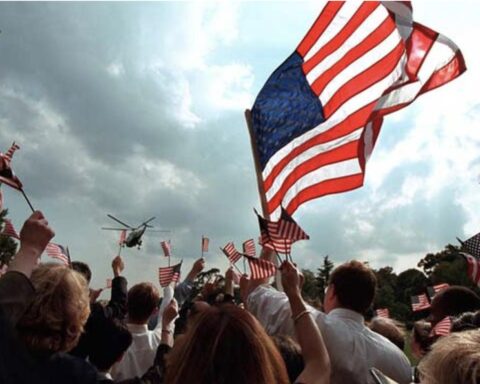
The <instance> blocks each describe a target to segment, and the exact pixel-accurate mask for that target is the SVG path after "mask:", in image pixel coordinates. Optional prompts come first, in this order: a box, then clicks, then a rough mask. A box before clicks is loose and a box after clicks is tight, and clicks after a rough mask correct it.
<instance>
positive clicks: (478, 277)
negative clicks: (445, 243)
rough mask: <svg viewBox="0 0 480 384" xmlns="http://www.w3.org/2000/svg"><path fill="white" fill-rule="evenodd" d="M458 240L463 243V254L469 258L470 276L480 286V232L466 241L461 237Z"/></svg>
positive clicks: (468, 269)
mask: <svg viewBox="0 0 480 384" xmlns="http://www.w3.org/2000/svg"><path fill="white" fill-rule="evenodd" d="M457 239H458V238H457ZM458 241H459V242H460V244H461V245H462V246H461V250H462V251H463V252H462V256H463V257H465V259H466V260H467V273H468V276H469V277H470V279H471V280H472V281H473V282H474V283H475V284H476V285H477V286H479V287H480V233H477V234H476V235H475V236H473V237H471V238H470V239H468V240H466V241H462V240H460V239H458Z"/></svg>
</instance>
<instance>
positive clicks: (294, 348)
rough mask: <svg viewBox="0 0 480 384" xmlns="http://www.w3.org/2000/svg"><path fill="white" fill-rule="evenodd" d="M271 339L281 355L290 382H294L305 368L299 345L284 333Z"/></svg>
mask: <svg viewBox="0 0 480 384" xmlns="http://www.w3.org/2000/svg"><path fill="white" fill-rule="evenodd" d="M272 340H273V342H274V343H275V345H276V347H277V348H278V351H279V352H280V355H282V359H283V362H284V363H285V366H286V368H287V373H288V378H289V379H290V382H291V383H294V382H295V380H296V379H297V377H298V376H300V374H301V373H302V371H303V369H304V368H305V364H304V362H303V356H302V350H301V348H300V345H299V344H298V343H297V342H296V341H295V340H293V339H292V338H291V337H290V336H285V335H276V336H272Z"/></svg>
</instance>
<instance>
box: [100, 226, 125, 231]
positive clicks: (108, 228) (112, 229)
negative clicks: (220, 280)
mask: <svg viewBox="0 0 480 384" xmlns="http://www.w3.org/2000/svg"><path fill="white" fill-rule="evenodd" d="M102 229H103V230H105V231H126V229H125V228H110V227H102Z"/></svg>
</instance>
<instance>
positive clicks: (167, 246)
mask: <svg viewBox="0 0 480 384" xmlns="http://www.w3.org/2000/svg"><path fill="white" fill-rule="evenodd" d="M160 246H161V247H162V250H163V254H164V256H165V257H170V254H171V250H172V249H171V244H170V240H168V241H161V242H160Z"/></svg>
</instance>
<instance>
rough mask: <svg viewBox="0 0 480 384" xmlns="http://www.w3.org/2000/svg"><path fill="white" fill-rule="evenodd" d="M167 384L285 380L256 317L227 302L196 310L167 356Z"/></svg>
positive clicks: (281, 382) (282, 366) (279, 360)
mask: <svg viewBox="0 0 480 384" xmlns="http://www.w3.org/2000/svg"><path fill="white" fill-rule="evenodd" d="M166 372H167V373H166V380H165V383H168V384H181V383H197V384H207V383H208V384H210V383H227V382H228V383H230V384H250V383H272V384H273V383H275V384H286V383H288V382H289V381H288V375H287V371H286V368H285V364H284V362H283V361H282V357H281V356H280V353H279V352H278V350H277V348H276V347H275V345H274V343H273V341H272V340H271V339H270V337H269V336H268V335H267V334H266V332H265V331H264V330H263V328H262V326H261V325H260V323H258V321H257V320H256V319H255V318H254V317H253V316H252V315H251V314H250V313H249V312H247V311H245V310H242V309H240V308H238V307H236V306H234V305H232V304H223V305H220V306H215V305H214V306H210V307H208V308H205V309H204V310H202V311H201V312H198V313H197V314H196V315H195V316H194V317H193V318H192V319H191V322H190V323H189V325H188V327H187V330H186V332H185V334H183V335H181V336H179V337H177V339H176V340H175V345H174V347H173V349H172V350H171V352H170V353H169V355H168V357H167V365H166Z"/></svg>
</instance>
